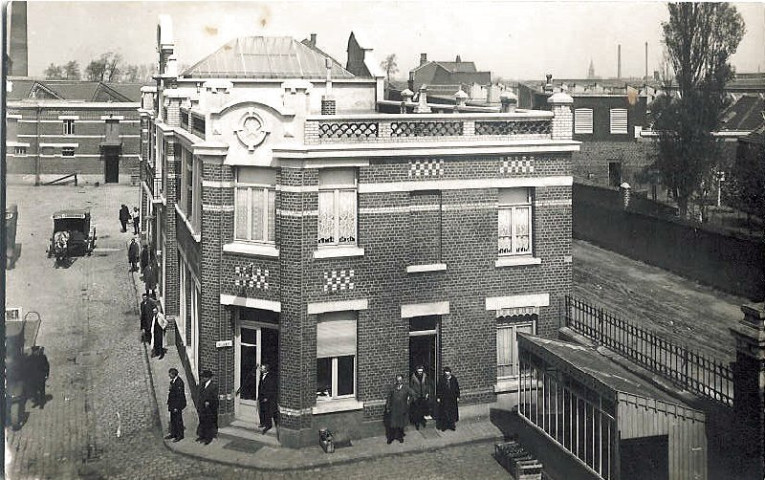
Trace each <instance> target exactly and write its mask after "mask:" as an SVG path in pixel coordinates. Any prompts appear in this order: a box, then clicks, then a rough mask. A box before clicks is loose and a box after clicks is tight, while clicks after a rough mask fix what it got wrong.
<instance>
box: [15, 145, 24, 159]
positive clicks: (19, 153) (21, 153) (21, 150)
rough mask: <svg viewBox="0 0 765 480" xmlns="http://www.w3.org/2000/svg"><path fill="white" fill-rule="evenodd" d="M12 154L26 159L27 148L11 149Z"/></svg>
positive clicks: (17, 147)
mask: <svg viewBox="0 0 765 480" xmlns="http://www.w3.org/2000/svg"><path fill="white" fill-rule="evenodd" d="M13 153H14V155H16V156H17V157H26V156H27V147H19V146H16V147H13Z"/></svg>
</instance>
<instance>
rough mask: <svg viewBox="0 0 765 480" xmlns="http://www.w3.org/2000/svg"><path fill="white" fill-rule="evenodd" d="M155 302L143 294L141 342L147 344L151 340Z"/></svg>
mask: <svg viewBox="0 0 765 480" xmlns="http://www.w3.org/2000/svg"><path fill="white" fill-rule="evenodd" d="M156 305H157V304H156V303H155V302H154V300H152V299H151V298H149V296H148V295H147V294H145V293H143V294H141V341H142V342H143V343H146V342H148V341H149V338H151V321H152V320H153V318H154V308H155V307H156Z"/></svg>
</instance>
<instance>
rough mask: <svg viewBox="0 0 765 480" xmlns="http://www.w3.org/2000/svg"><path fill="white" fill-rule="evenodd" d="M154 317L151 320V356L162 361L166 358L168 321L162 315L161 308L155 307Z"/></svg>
mask: <svg viewBox="0 0 765 480" xmlns="http://www.w3.org/2000/svg"><path fill="white" fill-rule="evenodd" d="M152 313H153V317H152V319H151V356H152V357H159V359H160V360H162V359H163V358H165V329H166V328H167V320H166V319H165V316H164V315H163V314H162V313H160V311H159V308H158V307H157V306H156V305H155V306H154V310H153V312H152Z"/></svg>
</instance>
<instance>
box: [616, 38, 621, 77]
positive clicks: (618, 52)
mask: <svg viewBox="0 0 765 480" xmlns="http://www.w3.org/2000/svg"><path fill="white" fill-rule="evenodd" d="M616 78H622V44H621V43H620V44H619V47H618V48H617V50H616Z"/></svg>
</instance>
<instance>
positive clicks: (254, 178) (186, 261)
mask: <svg viewBox="0 0 765 480" xmlns="http://www.w3.org/2000/svg"><path fill="white" fill-rule="evenodd" d="M158 38H159V45H158V47H159V52H160V59H159V65H160V75H159V77H158V84H157V87H156V88H145V89H144V102H143V104H142V108H141V109H140V114H141V119H142V120H141V122H142V135H143V139H142V145H143V148H142V153H143V155H144V158H143V161H142V169H141V172H142V179H143V181H142V187H141V188H142V192H143V201H142V203H143V205H142V208H143V213H144V215H143V218H144V219H145V223H144V225H143V227H144V231H145V235H146V237H147V241H148V242H149V244H150V245H152V246H153V250H154V251H155V256H156V261H157V264H158V265H159V271H160V277H161V280H160V298H161V300H162V303H163V306H164V308H165V310H166V312H167V313H168V314H169V315H170V316H173V317H174V318H175V325H176V331H177V335H176V343H177V345H178V348H179V351H180V352H181V355H182V357H183V358H185V361H186V362H187V368H189V370H190V373H191V374H192V376H193V377H194V378H198V373H199V372H200V371H201V370H203V369H209V370H211V371H213V372H214V373H215V375H216V377H217V382H218V385H219V389H220V399H221V403H220V411H219V415H220V419H221V422H222V424H226V423H228V422H232V421H235V420H241V421H243V424H245V425H249V426H251V427H254V425H255V424H256V423H257V422H256V420H255V419H256V418H257V406H256V403H257V402H256V401H255V399H256V398H257V388H258V385H257V377H254V376H252V371H253V368H254V366H255V365H257V364H263V363H268V364H270V365H271V366H272V367H274V369H275V371H276V372H277V373H278V377H279V398H278V405H279V411H280V420H281V421H280V425H279V429H278V431H279V436H278V438H279V441H280V442H281V443H282V444H283V445H285V446H302V445H307V444H312V443H314V442H315V439H316V438H315V437H316V430H317V429H319V428H324V427H328V428H330V429H333V430H336V431H341V432H344V433H345V434H347V435H348V436H350V437H351V438H357V437H361V436H367V435H371V434H379V431H380V429H381V428H382V427H381V419H382V413H383V409H384V404H385V396H386V393H387V389H388V387H389V385H390V384H391V382H392V380H393V377H394V376H395V374H397V373H402V374H404V375H406V376H408V375H409V374H410V373H411V371H412V370H413V368H414V367H415V366H416V365H417V364H424V365H425V367H426V369H428V370H429V371H430V373H431V374H433V375H436V374H438V373H439V372H440V370H441V369H442V368H443V367H444V366H450V367H452V369H453V371H454V372H455V374H456V375H457V376H458V377H459V379H460V384H461V387H462V401H461V402H462V404H463V405H472V406H474V407H475V409H477V410H480V409H481V408H483V409H484V410H485V411H486V413H488V405H490V404H491V403H492V402H494V401H495V400H496V397H497V395H498V394H502V393H503V392H508V391H513V390H515V389H517V383H518V382H517V378H518V360H517V349H516V334H517V333H518V332H530V333H536V334H539V335H542V336H547V335H552V334H553V333H554V332H555V329H556V328H557V326H558V314H557V312H558V306H559V304H560V301H561V299H562V298H563V296H564V295H565V294H566V293H567V292H568V291H569V289H570V286H571V185H572V177H571V155H572V152H575V151H576V150H577V149H578V143H577V142H575V141H573V140H572V138H571V128H572V127H571V122H572V113H571V109H570V103H571V98H570V97H568V96H567V95H565V94H558V95H554V96H553V97H551V98H550V105H551V110H552V111H523V112H521V111H516V112H513V113H490V112H488V111H487V112H485V113H484V112H475V111H471V112H470V113H460V112H458V111H455V112H453V113H449V114H435V113H427V112H428V111H429V106H428V104H427V100H426V95H425V94H421V95H420V96H419V100H420V103H419V104H418V108H416V109H415V110H414V112H415V113H404V114H395V113H393V114H384V113H379V112H378V102H381V101H382V100H383V77H384V73H383V72H381V71H380V69H379V67H378V65H379V63H378V62H377V61H376V60H374V59H373V58H372V53H371V49H369V48H368V46H366V47H365V48H364V49H362V50H361V51H358V50H355V49H354V46H356V45H358V44H357V42H356V41H354V40H353V36H352V37H351V41H349V52H348V56H349V59H353V62H349V64H348V65H347V66H346V67H345V68H344V67H343V66H342V65H341V64H340V63H338V62H337V61H335V60H333V59H332V58H329V57H327V56H326V55H325V54H323V53H322V52H321V51H320V50H318V49H317V48H315V45H311V44H310V43H301V42H297V41H295V40H293V39H291V38H284V37H279V38H271V37H247V38H240V39H237V40H233V41H232V42H230V43H229V44H227V45H225V46H224V47H222V48H221V49H220V50H218V51H217V52H214V53H213V54H211V55H210V56H208V57H206V58H205V59H203V60H201V61H200V62H199V63H197V64H196V65H194V66H192V67H191V68H189V69H188V70H187V71H185V72H183V73H181V74H178V73H177V72H176V70H175V68H176V67H175V65H176V61H175V52H174V43H173V40H172V25H171V23H170V19H169V18H167V17H161V18H160V24H159V35H158ZM265 60H268V61H265ZM402 110H403V111H405V112H407V111H408V109H407V108H404V107H403V106H402ZM237 392H239V393H238V394H237Z"/></svg>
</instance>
